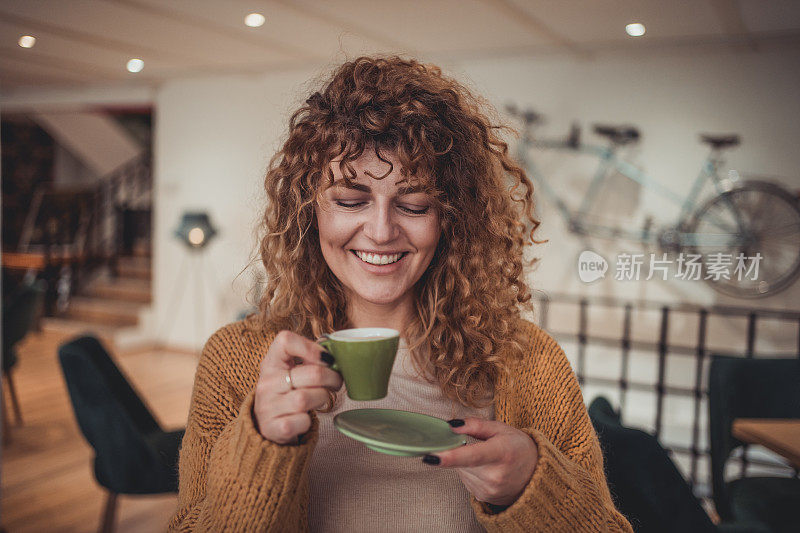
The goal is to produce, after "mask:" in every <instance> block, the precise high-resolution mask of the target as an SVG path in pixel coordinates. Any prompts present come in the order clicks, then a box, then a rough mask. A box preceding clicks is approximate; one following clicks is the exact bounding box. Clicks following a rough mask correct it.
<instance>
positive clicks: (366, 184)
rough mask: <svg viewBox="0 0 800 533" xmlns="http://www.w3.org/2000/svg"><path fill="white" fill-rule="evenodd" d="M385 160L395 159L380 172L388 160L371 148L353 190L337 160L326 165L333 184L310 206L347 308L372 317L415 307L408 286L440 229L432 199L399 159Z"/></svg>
mask: <svg viewBox="0 0 800 533" xmlns="http://www.w3.org/2000/svg"><path fill="white" fill-rule="evenodd" d="M384 158H386V159H388V160H389V161H391V162H392V165H393V168H392V172H391V173H390V174H388V175H386V176H385V177H382V176H384V174H386V173H387V172H388V171H389V165H388V164H387V163H385V162H384V161H381V160H380V159H379V158H378V157H377V156H376V155H375V154H374V152H372V151H371V150H368V151H365V152H364V154H363V155H362V156H361V157H360V158H359V159H357V160H355V161H353V162H352V166H353V169H354V170H355V171H356V173H357V175H356V178H355V179H354V180H353V182H354V188H349V187H348V184H347V182H345V181H344V179H343V173H342V171H341V170H340V169H339V164H338V162H333V163H331V170H332V171H333V177H334V185H333V186H332V187H329V188H327V189H324V190H323V191H322V193H321V194H320V195H319V201H318V203H317V204H316V205H315V213H316V218H317V227H318V231H319V242H320V248H321V250H322V255H323V257H324V258H325V262H326V263H327V264H328V267H329V268H330V269H331V271H332V272H333V274H334V275H335V276H336V277H337V278H338V279H339V281H340V282H341V283H342V285H343V286H344V287H345V290H346V291H347V294H348V304H349V306H350V309H351V310H355V311H356V312H360V313H361V314H362V315H363V314H365V313H366V314H369V313H374V315H373V316H374V317H378V316H381V315H383V316H385V315H389V314H394V313H408V312H409V311H410V310H412V309H413V294H412V288H413V287H414V284H415V283H416V282H417V281H418V280H419V279H420V277H422V274H423V273H424V272H425V269H426V268H428V265H429V264H430V263H431V260H432V259H433V256H434V253H435V251H436V245H437V244H438V242H439V234H440V229H439V215H438V212H437V211H436V209H435V207H434V206H433V203H432V200H431V197H430V196H429V195H428V194H427V193H424V192H414V189H413V188H411V189H409V186H410V185H414V184H413V183H409V181H408V180H406V179H405V177H404V176H402V175H401V173H400V164H399V162H398V161H397V160H396V159H395V158H394V157H391V156H389V157H386V156H384ZM369 174H372V175H373V176H378V177H382V178H381V179H375V178H372V177H370V176H369ZM367 316H368V315H367ZM351 318H353V317H352V316H351Z"/></svg>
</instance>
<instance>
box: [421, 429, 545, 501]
mask: <svg viewBox="0 0 800 533" xmlns="http://www.w3.org/2000/svg"><path fill="white" fill-rule="evenodd" d="M459 422H460V419H456V420H451V421H450V425H451V426H454V427H453V432H455V433H460V434H463V435H470V436H472V437H475V438H476V439H480V440H481V441H482V442H478V443H475V444H469V445H467V446H461V447H459V448H454V449H452V450H447V451H444V452H439V453H436V454H435V455H426V456H425V457H424V458H423V462H425V463H426V464H429V465H432V466H435V467H437V468H455V469H456V471H457V472H458V475H459V477H460V478H461V481H462V483H464V486H465V487H467V490H468V491H469V492H470V493H472V495H473V496H475V498H476V499H477V500H479V501H482V502H486V503H490V504H493V505H502V506H509V505H511V504H512V503H514V502H515V501H517V498H519V496H520V494H522V492H523V490H525V487H526V486H527V485H528V482H529V481H530V480H531V476H533V471H534V470H535V469H536V463H537V462H538V460H539V450H538V448H537V447H536V443H535V442H534V441H533V439H531V438H530V436H528V435H527V434H525V433H523V432H522V431H520V430H518V429H516V428H513V427H511V426H508V425H506V424H503V423H502V422H495V421H491V420H482V419H480V418H465V419H464V420H463V422H464V424H463V425H459ZM437 459H438V461H437Z"/></svg>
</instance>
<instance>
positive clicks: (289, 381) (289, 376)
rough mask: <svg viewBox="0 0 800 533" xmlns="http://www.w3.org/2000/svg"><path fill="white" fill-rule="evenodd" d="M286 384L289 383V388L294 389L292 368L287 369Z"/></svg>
mask: <svg viewBox="0 0 800 533" xmlns="http://www.w3.org/2000/svg"><path fill="white" fill-rule="evenodd" d="M286 384H287V385H289V390H294V383H292V370H291V369H289V370H287V371H286Z"/></svg>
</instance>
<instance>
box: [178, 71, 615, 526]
mask: <svg viewBox="0 0 800 533" xmlns="http://www.w3.org/2000/svg"><path fill="white" fill-rule="evenodd" d="M481 109H482V102H480V101H479V100H478V99H477V98H475V97H474V96H473V95H472V94H471V93H470V92H469V91H468V90H467V89H466V88H464V87H463V86H462V85H460V84H459V83H457V82H456V81H454V80H452V79H450V78H448V77H446V76H444V75H442V74H441V72H440V71H439V69H437V68H435V67H432V66H427V65H422V64H419V63H417V62H415V61H410V60H404V59H400V58H397V57H390V58H369V57H362V58H359V59H356V60H354V61H351V62H348V63H346V64H344V65H342V66H341V67H339V68H338V69H337V70H336V71H335V72H334V73H333V76H332V77H331V79H330V80H329V81H328V83H327V84H326V85H325V87H324V89H323V90H321V91H320V92H316V93H314V94H313V95H312V96H311V97H310V98H309V99H308V100H307V101H306V103H305V105H303V106H302V107H301V108H300V109H299V110H298V111H297V112H296V113H295V114H294V115H293V116H292V119H291V121H290V124H289V136H288V139H287V140H286V142H285V144H284V145H283V148H282V149H281V151H280V152H279V153H278V154H277V155H276V156H275V158H274V159H273V161H272V163H271V165H270V169H269V171H268V172H267V176H266V192H267V196H268V200H269V206H268V207H267V209H266V214H265V218H264V229H265V231H266V234H265V235H264V237H263V239H262V242H261V256H262V260H263V263H264V266H265V268H266V272H267V274H268V281H267V290H266V291H265V294H264V296H263V298H262V301H261V305H260V313H258V314H256V315H253V316H251V317H248V319H246V320H244V321H242V322H238V323H235V324H231V325H228V326H225V327H223V328H222V329H220V330H219V331H217V332H216V333H215V334H214V335H213V336H212V337H211V338H210V339H209V341H208V342H207V344H206V346H205V348H204V350H203V355H202V358H201V361H200V364H199V366H198V370H197V377H196V382H195V388H194V394H193V399H192V407H191V411H190V414H189V422H188V426H187V429H186V436H185V438H184V441H183V447H182V450H181V460H180V494H179V508H178V511H177V513H176V515H175V516H174V518H173V520H172V522H171V524H170V528H171V529H172V530H176V531H200V530H202V531H222V530H226V531H227V530H232V531H233V530H238V531H251V530H259V531H261V530H269V531H302V530H307V529H311V530H319V531H337V530H348V531H381V530H383V531H429V530H433V529H436V530H444V531H481V530H483V529H486V530H493V531H579V530H585V531H630V526H629V525H628V523H627V522H626V520H625V518H624V517H623V516H622V515H620V514H619V513H618V512H617V511H616V510H615V508H614V504H613V502H612V500H611V497H610V495H609V491H608V488H607V486H606V481H605V477H604V475H603V467H602V456H601V453H600V448H599V445H598V442H597V438H596V436H595V435H594V432H593V431H592V427H591V424H590V422H589V418H588V415H587V413H586V409H585V407H584V404H583V400H582V397H581V393H580V390H579V388H578V385H577V382H576V380H575V377H574V375H573V374H572V372H571V370H570V366H569V363H568V362H567V360H566V358H565V356H564V354H563V352H562V351H561V349H560V348H559V347H558V345H557V344H556V343H555V342H554V341H553V340H552V339H551V338H550V337H549V336H547V334H545V333H544V332H543V331H541V330H539V329H538V328H536V327H535V326H534V325H533V324H531V323H529V322H527V321H524V320H522V319H521V318H520V310H521V309H525V308H528V309H529V308H530V293H529V289H528V287H527V286H526V284H525V282H524V280H523V278H522V274H523V256H522V252H523V246H525V245H526V244H527V242H528V239H529V238H530V240H533V237H532V235H533V230H534V229H535V228H536V226H537V225H538V222H537V221H536V220H535V219H534V218H533V215H532V188H531V186H530V184H529V183H528V181H527V180H526V179H525V175H524V172H523V171H522V170H521V169H520V168H519V167H518V166H517V165H516V164H515V163H514V162H513V161H512V160H511V159H510V158H509V157H508V155H507V147H506V145H505V144H504V143H503V142H502V141H501V140H500V138H499V137H498V135H497V132H496V130H497V128H496V127H495V126H493V125H492V124H491V123H490V121H489V120H488V118H487V117H486V116H485V114H484V113H483V112H482V111H481ZM522 219H525V220H526V221H527V225H528V227H527V228H526V224H523V223H522V222H520V220H522ZM528 230H530V233H529V232H528ZM534 242H535V241H534ZM370 326H381V327H389V328H394V329H397V330H398V331H400V332H401V338H402V342H401V348H400V350H399V352H398V356H397V360H396V362H395V367H394V370H393V372H392V378H391V382H390V392H389V395H388V396H387V397H386V398H385V399H384V400H381V401H379V402H371V403H369V404H359V403H356V402H352V401H351V400H349V399H348V398H346V397H345V396H344V394H343V392H342V379H341V377H340V376H339V374H338V373H336V372H334V371H333V370H331V369H330V368H329V366H328V365H329V364H330V363H331V362H332V357H331V355H330V354H328V353H327V352H325V351H324V350H323V348H322V347H321V346H320V345H318V344H316V343H315V342H313V340H312V339H315V338H318V337H319V336H320V335H322V334H324V333H328V332H331V331H335V330H339V329H345V328H351V327H370ZM359 406H360V407H364V406H369V407H392V408H401V409H406V410H411V411H417V412H423V413H427V414H431V415H434V416H439V417H443V418H450V419H451V420H450V425H451V426H452V427H453V431H454V432H456V433H461V434H464V435H468V436H469V437H470V438H471V439H472V443H469V444H468V445H466V446H463V447H459V448H457V449H452V450H448V451H445V452H441V453H436V454H431V455H426V456H424V457H423V458H422V459H407V458H398V457H391V456H386V455H382V454H378V453H375V452H371V451H369V450H367V449H366V448H365V447H364V446H363V445H361V444H359V443H357V442H355V441H352V440H348V439H347V437H344V436H343V435H341V434H339V433H338V432H336V431H335V430H334V429H333V427H332V416H333V415H334V414H335V413H337V412H340V411H342V410H347V409H349V408H353V407H359Z"/></svg>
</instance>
